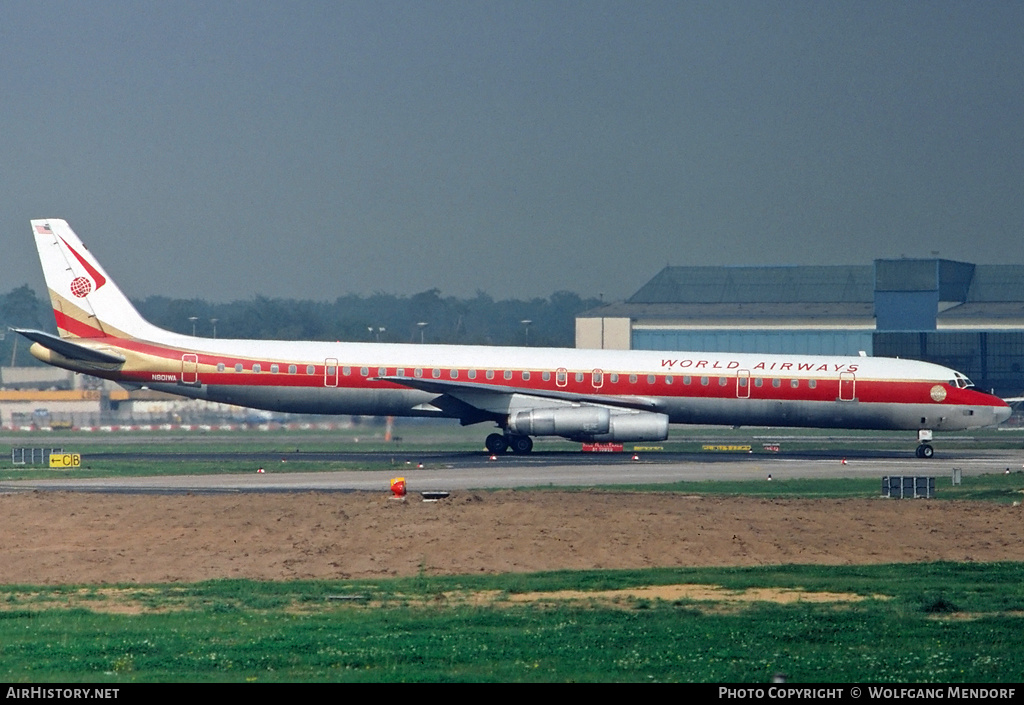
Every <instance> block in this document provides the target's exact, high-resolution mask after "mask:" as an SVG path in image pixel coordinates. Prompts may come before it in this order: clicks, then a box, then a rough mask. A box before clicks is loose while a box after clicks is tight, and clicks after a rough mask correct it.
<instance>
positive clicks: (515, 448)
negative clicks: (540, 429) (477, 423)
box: [484, 433, 533, 455]
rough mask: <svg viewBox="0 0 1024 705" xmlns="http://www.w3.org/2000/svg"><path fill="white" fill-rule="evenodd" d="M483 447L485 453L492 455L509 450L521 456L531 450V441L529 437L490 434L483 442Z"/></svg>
mask: <svg viewBox="0 0 1024 705" xmlns="http://www.w3.org/2000/svg"><path fill="white" fill-rule="evenodd" d="M484 446H485V447H486V448H487V452H489V453H491V454H492V455H500V454H501V453H504V452H505V451H506V450H508V449H509V448H511V449H512V452H513V453H516V454H517V455H521V454H523V453H529V452H530V451H531V450H533V439H532V438H530V437H529V436H514V435H508V436H505V435H502V434H500V433H492V434H491V435H489V436H488V437H487V440H486V441H484Z"/></svg>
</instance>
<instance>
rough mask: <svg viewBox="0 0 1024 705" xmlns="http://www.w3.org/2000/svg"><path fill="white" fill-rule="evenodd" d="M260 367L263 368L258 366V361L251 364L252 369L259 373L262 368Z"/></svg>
mask: <svg viewBox="0 0 1024 705" xmlns="http://www.w3.org/2000/svg"><path fill="white" fill-rule="evenodd" d="M262 369H263V368H262V367H260V363H258V362H257V363H256V364H255V365H253V366H252V371H253V372H255V373H256V374H259V373H260V370H262Z"/></svg>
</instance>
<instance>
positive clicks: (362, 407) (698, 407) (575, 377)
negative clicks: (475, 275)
mask: <svg viewBox="0 0 1024 705" xmlns="http://www.w3.org/2000/svg"><path fill="white" fill-rule="evenodd" d="M31 224H32V233H33V235H34V236H35V241H36V247H37V248H38V250H39V258H40V262H41V263H42V268H43V274H44V277H45V279H46V286H47V288H48V290H49V293H50V300H51V303H52V305H53V312H54V316H55V318H56V323H57V331H58V335H52V334H50V333H46V332H43V331H39V330H31V329H15V330H16V331H17V332H18V333H20V334H21V335H23V336H25V337H26V338H28V339H30V340H31V341H32V346H31V348H30V352H31V354H32V355H33V356H35V357H36V358H38V359H39V360H42V361H43V362H46V363H49V364H51V365H55V366H57V367H62V368H65V369H68V370H73V371H75V372H81V373H85V374H90V375H94V376H97V377H102V378H105V379H109V380H114V381H116V382H119V383H121V384H123V385H125V386H127V387H129V388H132V387H134V388H143V387H145V388H149V389H154V390H159V391H163V392H169V393H171V394H176V395H180V396H183V397H191V398H194V399H205V400H210V401H216V402H223V403H227V404H234V405H238V406H245V407H250V408H255V409H264V410H269V411H276V412H293V413H310V414H358V415H374V416H432V417H444V418H455V419H458V420H459V421H460V422H461V423H462V424H463V425H469V424H476V423H482V422H492V423H494V424H495V425H496V427H497V429H498V432H495V433H491V434H490V435H489V436H487V438H486V441H485V444H484V445H485V447H486V448H487V450H488V451H489V452H490V453H493V454H498V453H504V452H506V451H507V450H509V449H511V450H512V451H513V452H514V453H528V452H530V451H531V450H532V449H533V438H534V437H538V436H560V437H563V438H567V439H569V440H572V441H577V442H584V443H586V442H616V443H619V442H644V441H662V440H665V439H666V438H667V437H668V432H669V425H670V424H694V423H699V424H721V425H729V426H790V427H816V428H843V429H877V430H907V431H917V432H918V442H919V445H918V447H917V456H918V457H920V458H931V457H932V456H933V454H934V449H933V447H932V445H931V440H932V432H933V431H962V430H966V429H972V428H980V427H983V426H991V425H995V424H998V423H1000V422H1002V421H1005V420H1006V419H1007V418H1009V416H1010V413H1011V409H1010V407H1009V406H1008V405H1007V404H1006V402H1004V401H1003V400H1002V399H1000V398H998V397H995V396H992V395H990V394H986V393H984V392H980V391H977V390H976V389H973V385H972V384H971V382H970V381H969V380H968V379H967V377H965V376H964V375H962V374H961V373H959V372H957V371H955V370H952V369H949V368H946V367H943V366H940V365H936V364H932V363H928V362H920V361H914V360H904V359H894V358H882V357H877V358H876V357H866V356H858V357H842V356H821V355H801V354H796V353H793V354H784V355H777V354H775V355H768V354H765V355H760V354H750V353H742V354H741V353H706V352H679V351H647V350H585V349H575V348H529V347H487V346H470V345H423V344H420V345H415V344H394V343H348V342H318V341H307V342H298V341H282V340H244V339H235V340H232V339H223V338H203V337H196V336H190V335H182V334H179V333H173V332H171V331H167V330H163V329H161V328H158V327H157V326H155V325H153V324H151V323H149V322H148V321H146V320H145V319H144V318H143V317H142V316H141V315H140V314H139V313H138V312H137V311H136V310H135V308H134V307H133V306H132V304H131V303H130V302H129V300H128V298H127V297H126V296H125V295H124V294H123V293H122V292H121V290H120V289H119V288H118V287H117V285H116V284H115V283H114V281H113V280H112V279H111V278H110V277H109V276H108V275H107V273H106V272H105V271H104V269H103V267H102V266H100V264H99V262H98V261H97V260H96V259H95V258H94V257H93V255H92V254H91V253H90V252H89V250H88V249H86V247H85V245H84V244H83V243H82V241H81V240H80V239H79V238H78V236H77V235H75V233H74V231H72V229H71V227H70V226H69V225H68V224H67V222H65V221H64V220H60V219H57V218H43V219H36V220H32V221H31Z"/></svg>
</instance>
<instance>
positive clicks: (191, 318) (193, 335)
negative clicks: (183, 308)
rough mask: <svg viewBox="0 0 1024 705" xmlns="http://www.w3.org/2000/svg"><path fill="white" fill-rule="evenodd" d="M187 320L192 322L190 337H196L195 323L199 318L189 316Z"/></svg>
mask: <svg viewBox="0 0 1024 705" xmlns="http://www.w3.org/2000/svg"><path fill="white" fill-rule="evenodd" d="M188 320H190V321H192V337H193V338H194V337H196V321H198V320H199V316H189V317H188Z"/></svg>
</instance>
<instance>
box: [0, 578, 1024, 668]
mask: <svg viewBox="0 0 1024 705" xmlns="http://www.w3.org/2000/svg"><path fill="white" fill-rule="evenodd" d="M1022 627H1024V565H1022V564H1020V563H1011V564H990V565H958V564H947V563H935V564H923V565H889V566H857V567H812V566H782V567H773V568H760V569H726V570H723V569H699V570H695V569H689V570H650V571H640V572H636V571H631V572H610V571H602V572H572V573H570V572H565V573H549V574H535V575H514V576H479V577H477V576H474V577H419V578H413V579H404V580H387V581H374V582H365V581H361V582H294V583H259V582H248V581H217V582H209V583H201V584H194V585H169V586H168V585H160V586H134V585H133V586H103V587H98V586H79V587H74V586H72V587H60V588H56V587H54V588H41V587H29V586H6V587H3V588H0V664H2V666H0V679H3V680H6V681H10V682H18V681H32V682H43V681H60V682H68V683H71V682H100V683H102V682H146V681H231V682H243V681H248V682H279V681H353V682H355V681H432V682H437V681H634V682H637V681H639V682H662V681H697V682H761V683H764V682H767V681H770V680H771V678H772V676H773V675H774V674H776V673H784V674H786V676H787V677H788V679H789V681H790V682H813V681H819V682H868V681H870V682H922V683H924V682H957V683H959V682H988V683H995V682H1015V681H1020V679H1021V677H1022V676H1024V653H1022V651H1021V649H1020V648H1019V643H1020V636H1019V635H1020V633H1021V628H1022Z"/></svg>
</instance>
